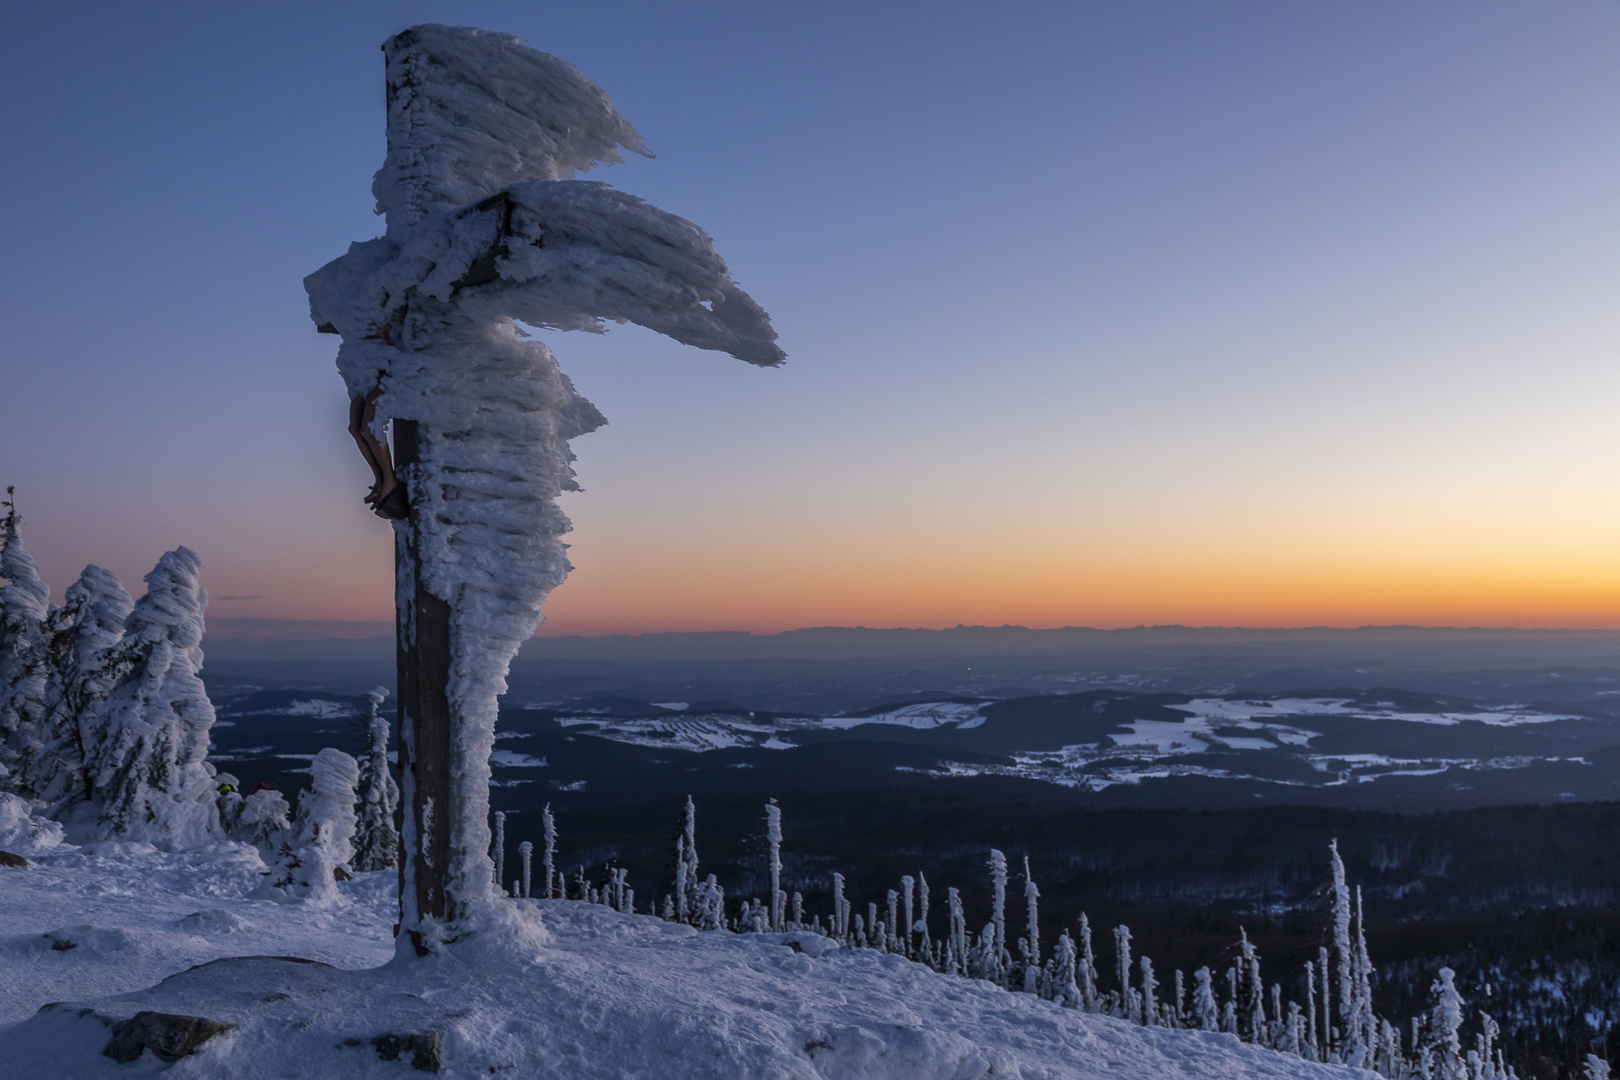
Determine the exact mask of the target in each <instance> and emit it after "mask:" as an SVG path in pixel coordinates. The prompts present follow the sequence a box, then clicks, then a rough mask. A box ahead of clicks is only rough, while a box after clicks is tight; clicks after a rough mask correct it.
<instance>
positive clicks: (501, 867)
mask: <svg viewBox="0 0 1620 1080" xmlns="http://www.w3.org/2000/svg"><path fill="white" fill-rule="evenodd" d="M492 843H494V845H495V884H496V886H497V887H499V888H500V890H501V892H502V893H504V892H505V891H506V814H505V812H504V811H501V810H497V811H495V836H494V840H493V841H492Z"/></svg>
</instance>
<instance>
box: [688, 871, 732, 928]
mask: <svg viewBox="0 0 1620 1080" xmlns="http://www.w3.org/2000/svg"><path fill="white" fill-rule="evenodd" d="M693 925H695V926H696V927H697V928H698V929H699V930H724V929H725V928H726V890H724V889H722V888H721V887H720V883H719V881H717V880H715V876H714V875H713V874H710V875H709V876H708V877H706V878H704V879H703V883H702V884H701V885H699V886H698V888H697V914H696V918H695V919H694V921H693Z"/></svg>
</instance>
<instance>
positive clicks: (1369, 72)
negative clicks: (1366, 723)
mask: <svg viewBox="0 0 1620 1080" xmlns="http://www.w3.org/2000/svg"><path fill="white" fill-rule="evenodd" d="M422 21H441V22H451V23H460V24H467V25H478V26H483V27H486V28H489V29H498V30H506V31H510V32H513V33H516V34H518V35H520V36H522V37H524V38H526V39H527V40H528V42H529V43H530V44H531V45H534V46H535V47H537V48H540V49H544V50H546V51H548V52H553V53H555V54H557V55H559V56H562V57H565V58H567V59H569V60H571V61H573V62H574V63H575V64H577V65H578V66H579V67H580V68H581V69H582V70H583V71H584V72H585V73H586V74H587V75H589V76H590V77H592V78H593V79H595V80H596V81H597V82H598V83H599V84H601V85H602V86H603V87H604V88H605V89H607V91H608V92H609V93H610V94H611V95H612V96H613V98H614V100H615V102H616V103H617V104H618V106H619V107H620V109H621V110H622V111H623V112H624V114H625V115H626V116H628V117H629V118H630V119H631V120H632V121H633V122H634V123H635V124H636V125H637V126H638V128H639V129H640V131H641V133H642V135H643V136H644V137H645V139H646V141H647V143H648V145H649V146H650V147H651V148H652V149H653V150H654V151H655V152H656V153H657V154H658V158H657V160H656V161H640V160H633V161H631V162H629V163H628V164H626V165H623V166H616V167H613V168H610V169H601V170H597V171H596V172H593V173H592V174H591V176H592V178H596V179H604V180H607V181H609V182H612V183H614V184H616V185H618V186H620V187H622V188H624V189H626V190H628V191H631V192H633V193H635V194H638V195H641V196H643V197H645V198H647V199H649V200H651V201H652V202H654V203H657V204H658V205H660V206H663V207H665V208H666V209H669V210H671V211H674V212H676V213H679V214H681V215H683V216H686V217H688V218H691V219H692V220H694V221H696V222H698V223H699V224H701V225H702V226H703V227H704V228H706V229H707V230H708V231H709V232H710V233H711V234H712V235H713V236H714V237H715V239H716V242H717V245H718V247H719V248H720V250H721V251H722V253H724V254H725V255H726V257H727V258H728V260H729V261H730V263H731V266H732V268H733V272H734V275H735V276H736V277H737V278H738V280H739V281H740V282H741V283H742V284H743V286H744V287H745V288H747V289H748V290H749V291H750V292H751V293H752V294H753V295H754V296H755V297H756V298H757V299H759V300H760V301H761V302H762V303H763V304H764V305H765V306H766V307H767V309H768V310H770V312H771V313H772V315H773V316H774V318H775V321H776V326H777V328H778V331H779V332H780V334H781V337H782V343H783V345H784V347H785V348H786V349H787V351H788V354H789V363H788V366H787V367H786V368H784V369H782V370H780V371H758V370H754V369H751V368H748V367H746V366H745V365H742V364H740V363H737V362H736V361H733V360H730V359H729V358H726V357H723V356H718V355H715V354H708V353H701V352H697V351H695V350H691V349H686V348H683V347H681V346H678V345H676V344H674V343H673V342H669V341H667V340H664V339H660V338H658V337H656V336H655V335H653V334H651V333H649V332H646V331H642V330H639V329H636V328H624V329H616V330H614V331H612V332H611V333H610V334H608V335H606V336H605V337H600V338H596V337H591V336H589V335H584V334H571V335H547V340H548V341H549V342H550V344H552V346H553V348H554V349H555V351H556V352H557V354H558V356H559V358H560V359H561V361H562V363H563V366H564V369H565V370H567V371H569V372H570V373H571V374H572V376H573V377H574V379H575V381H576V383H577V385H578V386H579V387H580V389H581V390H582V391H583V392H584V393H585V394H586V396H588V397H590V398H591V399H592V400H593V401H595V402H596V404H597V405H598V406H599V407H600V408H601V409H602V410H603V412H605V413H606V414H607V416H608V418H609V421H610V426H609V427H607V428H605V429H603V430H602V431H600V432H597V433H594V434H592V435H589V436H586V437H585V438H582V439H580V440H578V441H577V442H576V444H575V449H576V451H577V453H578V454H579V458H580V461H579V473H580V478H581V481H582V483H583V484H584V486H585V488H586V492H585V493H584V494H580V495H571V496H568V497H567V500H566V509H567V510H568V512H569V514H570V515H571V516H572V517H573V518H574V520H575V523H576V526H577V531H576V533H575V534H574V537H573V542H574V545H575V546H574V549H573V559H574V562H575V565H576V567H577V569H576V571H575V573H574V576H573V578H571V579H570V581H569V582H568V583H567V584H566V585H564V586H563V588H562V589H560V590H559V591H558V592H557V593H556V594H555V595H554V597H553V599H552V601H551V603H550V605H549V606H548V612H549V614H550V622H549V623H548V626H547V627H546V630H545V632H548V633H599V632H606V631H615V630H644V629H712V628H738V629H753V630H761V631H763V630H776V629H783V628H787V627H793V626H802V625H820V624H847V625H853V624H858V623H859V624H866V625H913V626H941V625H954V624H956V623H958V622H966V623H998V624H999V623H1003V622H1014V623H1024V624H1027V625H1035V626H1052V625H1062V624H1091V625H1101V626H1114V625H1131V624H1136V623H1155V622H1185V623H1198V624H1214V623H1220V624H1248V625H1256V624H1267V625H1300V624H1311V623H1334V624H1347V623H1348V624H1357V623H1366V622H1414V623H1475V624H1481V623H1483V624H1494V625H1504V624H1518V625H1583V626H1599V625H1609V626H1613V625H1620V564H1617V560H1616V558H1615V556H1616V552H1617V550H1620V499H1617V494H1620V492H1617V486H1620V475H1617V472H1620V445H1617V444H1620V427H1617V425H1616V422H1615V419H1614V414H1615V410H1616V402H1617V390H1620V368H1617V365H1616V363H1615V360H1616V343H1617V340H1620V334H1617V331H1620V305H1617V304H1616V286H1617V285H1620V242H1617V241H1620V236H1617V225H1620V209H1617V203H1616V199H1617V196H1616V193H1617V192H1620V124H1617V120H1620V115H1617V114H1620V65H1617V64H1616V63H1615V57H1616V56H1617V55H1620V6H1616V5H1615V4H1613V3H1596V2H1580V3H1544V4H1524V3H1481V2H1467V3H1460V2H1453V3H1444V2H1436V3H1424V4H1410V3H1404V2H1403V3H1395V2H1356V3H1336V4H1333V3H1327V4H1324V3H1312V4H1305V3H1298V2H1288V3H1280V2H1279V3H1254V2H1232V3H1208V2H1189V3H1154V2H1130V3H1125V2H1119V3H1107V4H1095V3H1070V4H1050V5H1048V4H997V5H989V4H985V5H971V6H970V5H960V4H957V5H952V4H872V3H862V4H826V3H818V4H800V5H771V4H767V5H761V4H740V3H739V4H683V5H671V4H628V3H591V4H583V3H579V4H566V5H565V4H544V3H457V4H444V3H438V4H434V3H426V2H410V3H343V4H330V3H328V4H296V3H278V4H183V3H171V4H163V5H140V6H137V5H128V4H112V3H104V4H75V3H57V4H50V5H22V4H9V5H6V6H4V7H3V8H0V27H3V32H0V48H3V49H4V55H3V59H4V62H3V63H0V110H3V113H0V115H3V119H0V140H3V145H4V146H5V147H6V162H7V167H6V168H5V169H4V170H0V199H3V205H4V207H5V213H4V216H3V219H0V220H3V224H0V229H3V234H0V235H3V247H4V251H5V253H6V258H5V259H4V260H3V262H0V275H3V287H0V319H3V326H4V330H3V334H0V480H3V481H4V482H10V483H15V484H16V485H17V486H18V488H19V492H18V495H19V502H20V505H21V508H22V511H23V513H24V516H25V518H26V540H27V543H28V545H29V547H30V549H31V550H32V551H33V552H34V554H35V555H36V557H38V558H39V560H40V562H41V564H42V565H43V567H44V569H45V571H46V573H47V575H48V577H49V578H50V580H51V582H52V585H53V587H54V589H55V590H56V592H55V595H56V596H57V597H58V598H59V597H60V590H61V589H62V588H63V587H65V586H66V585H67V584H68V583H69V582H70V581H71V580H72V577H73V575H75V574H76V573H77V572H78V570H79V569H80V568H81V567H82V566H83V564H84V563H86V562H90V561H94V562H98V563H101V564H103V565H106V566H108V567H110V568H111V569H113V570H115V571H117V572H118V573H119V574H121V575H122V576H123V577H124V578H125V579H126V582H127V583H129V584H131V585H132V587H134V588H135V591H136V592H138V591H139V588H138V586H137V585H136V579H138V578H139V576H140V574H141V573H142V572H144V570H145V569H147V568H149V567H150V566H151V564H152V563H153V562H154V561H155V560H156V558H157V556H158V554H159V553H160V552H161V551H163V550H164V549H166V548H169V547H172V546H174V545H175V544H179V543H184V544H187V545H189V546H191V547H194V548H196V549H197V550H198V551H199V552H200V553H201V554H202V556H203V559H204V562H205V564H206V566H207V571H206V578H205V581H206V583H207V584H208V585H209V587H210V589H211V591H212V592H213V593H214V595H215V598H216V599H215V603H214V607H213V609H212V612H211V615H212V617H213V618H214V619H215V620H216V624H217V625H220V626H222V627H224V626H228V625H229V623H228V622H226V621H225V620H228V619H230V618H233V617H271V618H286V619H339V620H362V621H364V620H377V619H386V618H387V617H388V612H389V604H390V584H389V579H390V569H389V564H390V557H391V556H390V549H389V540H388V535H387V534H388V529H387V527H386V526H385V525H383V524H382V523H381V522H379V521H377V520H375V519H373V518H371V517H370V516H369V515H367V514H366V513H365V511H364V508H363V507H362V506H361V504H360V502H359V498H360V496H361V495H362V494H363V493H364V491H365V489H366V487H367V484H368V475H367V473H366V469H365V466H364V465H363V463H362V462H361V461H360V458H359V456H358V455H357V454H356V453H355V452H354V450H353V447H352V444H351V443H350V442H349V440H348V437H347V435H346V434H345V432H344V421H345V405H346V403H345V401H344V396H343V391H342V385H341V383H340V381H339V380H338V377H337V375H336V373H335V371H334V369H333V365H332V353H333V350H334V344H335V339H333V338H330V337H321V336H317V335H316V334H315V333H314V332H313V330H312V327H311V326H310V324H309V322H308V318H307V314H306V306H305V300H304V295H303V291H302V286H301V279H302V277H303V276H304V275H305V274H306V273H308V272H310V271H312V270H314V269H315V268H317V267H318V266H320V265H321V264H322V263H324V262H326V261H327V260H329V259H331V258H333V257H335V256H337V255H339V254H341V253H342V252H343V250H344V249H345V247H346V245H347V244H348V243H349V241H351V240H355V239H363V238H366V237H369V236H372V235H375V234H376V233H377V232H378V231H380V221H379V219H377V218H375V217H374V216H373V215H372V213H371V200H370V197H369V185H370V179H371V174H372V172H373V171H374V170H375V169H376V168H377V166H378V165H379V164H380V163H381V160H382V155H383V126H382V88H381V81H382V64H381V55H380V53H379V52H378V45H379V44H380V43H381V41H382V40H383V39H384V38H385V37H386V36H387V35H389V34H391V33H393V32H395V31H397V30H399V29H402V28H404V27H405V26H408V25H410V24H412V23H415V22H422ZM226 597H246V598H248V599H225V598H226Z"/></svg>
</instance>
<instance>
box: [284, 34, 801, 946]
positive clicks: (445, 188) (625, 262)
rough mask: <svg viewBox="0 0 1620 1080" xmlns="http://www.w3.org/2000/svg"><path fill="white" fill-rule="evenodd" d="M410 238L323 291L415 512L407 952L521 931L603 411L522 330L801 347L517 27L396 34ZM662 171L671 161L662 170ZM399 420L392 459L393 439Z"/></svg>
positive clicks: (743, 353) (592, 94)
mask: <svg viewBox="0 0 1620 1080" xmlns="http://www.w3.org/2000/svg"><path fill="white" fill-rule="evenodd" d="M383 53H384V56H385V58H386V60H387V86H388V156H387V159H386V161H385V162H384V164H383V167H382V169H381V170H380V171H379V172H378V173H377V175H376V178H375V180H374V182H373V184H372V191H373V194H375V195H376V197H377V207H378V210H379V212H381V213H384V214H386V215H387V226H388V227H387V232H386V233H385V235H383V236H381V237H378V238H377V239H375V240H369V241H364V242H361V243H356V244H352V245H351V246H350V248H349V252H348V254H347V255H344V256H343V257H342V258H339V259H336V260H334V261H333V262H331V263H329V264H328V265H326V266H324V267H322V268H321V269H320V270H318V271H316V272H315V273H314V274H311V275H310V276H309V277H308V278H306V279H305V282H304V284H305V288H306V289H307V291H308V292H309V296H310V313H311V317H312V318H313V319H314V321H315V324H316V326H317V328H319V329H320V330H321V331H323V332H327V333H336V334H340V335H341V336H342V339H343V341H342V345H341V346H340V347H339V350H338V368H339V370H340V372H341V373H342V375H343V378H344V381H345V382H346V384H347V385H348V391H349V396H350V417H349V419H350V424H349V430H350V432H351V434H353V436H354V438H355V441H356V443H357V444H358V445H359V447H360V450H361V453H362V455H363V456H364V457H365V459H366V461H367V463H368V464H369V465H370V467H371V469H372V474H373V478H374V484H373V486H372V489H371V491H370V493H369V494H368V495H367V496H366V500H365V501H366V503H367V504H368V505H370V506H371V507H372V509H373V511H374V512H376V513H377V514H379V515H381V516H383V517H385V518H389V519H391V520H392V521H393V523H394V531H395V557H396V569H397V573H396V606H397V611H398V623H397V625H398V661H399V684H400V686H399V689H400V693H399V698H398V701H399V734H400V773H401V785H400V786H401V788H402V791H403V795H404V802H405V823H404V833H403V836H404V843H405V858H404V859H403V860H402V862H401V869H400V931H401V932H400V937H399V940H400V946H401V948H405V947H407V943H408V945H409V947H411V948H413V949H414V950H415V952H416V953H417V954H419V955H420V954H425V953H428V952H432V951H436V950H438V949H439V948H441V947H442V946H444V945H446V944H448V943H450V942H452V941H455V940H458V939H459V938H461V937H464V936H467V935H469V934H476V933H478V932H479V929H480V927H484V926H491V925H494V924H493V923H491V922H490V919H498V918H499V917H500V916H499V915H498V914H497V905H493V904H492V903H491V902H492V900H493V899H494V898H495V897H497V896H499V895H500V894H499V891H498V884H497V883H496V882H494V881H493V877H492V871H493V866H492V865H491V862H490V859H489V856H488V849H489V842H490V837H489V827H488V824H487V822H488V810H489V779H490V771H489V752H490V750H491V748H492V746H493V744H494V736H495V719H496V701H497V699H498V697H499V695H500V694H501V693H503V692H504V691H505V689H506V673H507V669H508V666H509V664H510V662H511V660H512V657H513V656H514V655H516V653H517V650H518V647H519V646H520V645H521V644H522V643H523V642H524V641H525V640H527V639H528V638H529V637H531V636H532V635H533V633H534V630H535V628H536V627H537V626H538V625H539V624H540V620H541V614H540V605H541V603H542V602H543V601H544V600H545V598H546V595H547V594H548V593H549V592H550V591H551V590H552V589H554V588H555V587H556V586H557V585H558V584H560V583H561V582H562V580H563V578H564V577H565V576H567V574H568V571H569V569H570V567H569V564H568V560H567V557H566V554H565V552H566V545H565V544H563V543H562V540H561V537H562V535H563V534H564V533H566V532H567V531H568V529H569V523H568V519H567V518H566V517H565V516H564V515H563V514H562V511H561V510H560V509H559V508H558V507H557V504H556V501H555V500H556V497H557V495H558V494H559V493H561V492H563V491H566V490H570V489H573V488H575V484H574V481H573V470H572V468H571V467H570V463H571V462H572V461H573V455H572V454H571V453H570V452H569V449H568V440H569V439H571V438H573V437H574V436H576V435H582V434H584V433H586V432H588V431H591V430H594V429H595V428H597V427H600V426H601V425H602V424H603V423H604V422H605V421H604V420H603V418H602V416H601V414H600V413H598V412H597V411H596V408H595V406H593V405H591V403H590V402H588V401H586V400H585V399H584V398H583V397H581V396H580V395H579V394H578V393H576V392H575V390H574V387H573V384H572V383H570V382H569V380H568V377H567V376H566V375H564V374H563V373H562V372H561V371H560V370H559V369H558V367H557V362H556V360H555V358H553V356H552V354H551V352H550V350H549V349H547V348H546V347H545V346H544V345H541V344H539V343H538V342H535V341H531V340H528V339H527V337H526V335H525V334H524V332H523V331H522V329H521V328H520V327H519V326H518V325H517V321H516V320H521V321H522V322H524V323H527V324H529V325H531V326H540V327H546V328H551V329H558V330H596V331H599V330H600V329H601V327H602V322H603V320H605V319H611V320H613V321H615V322H621V323H622V322H634V323H637V324H639V325H641V326H646V327H648V328H650V329H653V330H656V331H658V332H660V333H663V334H667V335H668V336H670V337H672V338H674V339H675V340H677V341H680V342H683V343H685V344H688V345H694V346H697V347H699V348H703V349H714V350H718V351H721V352H725V353H729V354H731V355H732V356H735V357H737V358H738V359H740V360H744V361H746V362H748V363H750V364H755V365H759V366H761V367H774V366H776V365H778V364H780V363H781V362H782V359H783V354H782V351H781V349H779V348H778V347H777V346H776V344H775V341H776V334H775V332H774V331H773V330H772V329H771V324H770V318H769V317H768V316H767V315H766V314H765V312H764V311H763V310H761V308H760V307H759V305H757V304H756V303H754V301H753V300H752V299H751V298H750V297H749V296H748V295H747V294H746V293H744V292H743V291H742V290H741V289H739V288H737V286H736V285H735V284H734V283H733V282H732V280H731V277H730V274H729V272H728V271H727V269H726V264H725V262H724V261H723V260H722V259H721V258H720V256H719V255H718V254H716V253H715V250H714V246H713V244H712V242H711V241H710V239H709V237H708V235H707V234H706V233H704V232H703V230H702V229H699V228H698V227H697V226H696V225H693V224H692V223H691V222H689V221H685V220H683V219H681V218H678V217H675V216H674V215H672V214H668V213H665V212H664V211H662V210H659V209H657V208H655V207H652V206H649V205H647V204H646V203H644V202H642V201H641V200H640V199H636V198H634V197H632V196H629V195H625V194H623V193H621V192H618V191H615V190H614V189H613V188H610V187H608V186H607V185H605V184H600V183H592V182H588V181H580V180H572V179H570V177H572V176H573V175H574V174H575V173H577V172H581V171H584V170H586V169H589V168H590V167H591V166H593V165H596V164H600V163H606V162H616V161H619V160H620V158H619V150H620V149H624V150H629V151H632V152H634V153H638V154H646V150H645V149H644V148H643V147H642V144H641V137H640V136H639V135H638V134H637V133H636V131H635V129H634V128H633V127H631V126H630V124H629V122H628V121H626V120H625V119H624V118H623V117H622V116H620V115H619V113H618V112H617V110H615V109H614V107H613V104H612V102H611V101H610V100H609V99H608V97H607V95H606V94H605V93H603V92H602V90H601V89H600V88H598V87H597V86H596V85H595V84H594V83H592V82H591V81H590V80H589V79H587V78H585V77H584V76H583V75H581V74H580V73H579V72H578V71H577V70H576V69H575V68H574V67H573V66H572V65H571V64H568V63H566V62H564V61H562V60H559V59H557V58H556V57H553V56H548V55H547V54H545V53H541V52H537V51H535V50H533V49H530V48H528V47H526V46H525V45H523V44H522V42H520V41H519V40H518V39H517V38H514V37H512V36H510V35H507V34H494V33H487V32H485V31H481V30H473V29H467V28H460V27H445V26H436V25H424V26H417V27H413V28H412V29H410V30H407V31H404V32H403V33H401V34H398V35H396V36H395V37H393V38H390V39H389V41H388V42H387V43H386V44H385V45H384V46H383ZM648 156H650V155H648ZM390 429H391V434H392V447H390V446H389V435H390Z"/></svg>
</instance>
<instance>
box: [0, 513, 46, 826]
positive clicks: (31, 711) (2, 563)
mask: <svg viewBox="0 0 1620 1080" xmlns="http://www.w3.org/2000/svg"><path fill="white" fill-rule="evenodd" d="M0 507H3V508H4V510H5V517H4V520H3V522H0V525H3V535H0V542H3V543H4V544H5V546H4V547H3V548H0V578H4V579H5V582H6V583H5V584H4V585H0V790H5V791H9V792H11V793H12V794H15V795H17V796H19V797H21V798H23V799H26V800H27V801H28V802H29V803H30V804H34V805H37V804H38V802H39V793H38V792H36V791H35V790H34V789H33V779H34V774H37V772H38V771H39V766H38V765H36V759H37V758H38V757H39V755H40V753H41V752H42V751H43V750H44V748H45V738H44V737H43V736H44V734H45V733H44V732H42V731H41V730H40V729H41V725H42V723H43V721H44V715H45V699H46V695H47V681H48V674H49V667H48V665H47V663H46V652H45V637H44V632H43V624H44V622H45V619H46V617H47V616H48V615H49V614H50V589H49V587H47V586H46V584H45V582H44V581H42V580H41V579H40V576H39V567H38V566H37V565H36V564H35V563H34V560H33V557H32V556H30V555H29V554H28V552H27V551H25V550H23V545H22V540H21V539H20V538H19V537H18V535H17V529H18V526H19V525H20V524H21V521H20V519H19V518H18V517H17V508H16V506H15V505H13V491H12V489H11V488H9V487H8V488H6V499H5V501H4V502H0Z"/></svg>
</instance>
